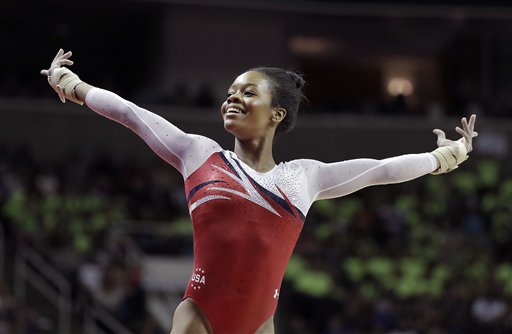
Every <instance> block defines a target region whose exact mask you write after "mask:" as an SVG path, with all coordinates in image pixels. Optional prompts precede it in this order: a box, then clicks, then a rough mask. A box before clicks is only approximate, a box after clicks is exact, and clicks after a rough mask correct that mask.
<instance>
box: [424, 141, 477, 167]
mask: <svg viewBox="0 0 512 334" xmlns="http://www.w3.org/2000/svg"><path fill="white" fill-rule="evenodd" d="M431 153H432V154H433V155H434V156H435V157H436V159H437V161H438V162H439V168H438V169H436V170H435V171H433V172H432V173H431V174H433V175H439V174H443V173H448V172H451V171H452V170H454V169H456V168H457V167H458V166H459V165H460V164H461V163H463V162H464V161H466V160H467V159H468V152H467V149H466V146H465V145H464V144H463V143H461V142H460V141H454V142H453V143H452V144H450V145H446V146H441V147H438V148H437V149H436V150H434V151H432V152H431Z"/></svg>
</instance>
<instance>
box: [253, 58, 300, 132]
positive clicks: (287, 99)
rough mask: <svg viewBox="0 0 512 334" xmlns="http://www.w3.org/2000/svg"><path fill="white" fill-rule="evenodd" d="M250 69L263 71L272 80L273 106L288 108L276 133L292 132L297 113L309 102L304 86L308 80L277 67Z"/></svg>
mask: <svg viewBox="0 0 512 334" xmlns="http://www.w3.org/2000/svg"><path fill="white" fill-rule="evenodd" d="M249 71H256V72H260V73H263V74H265V75H266V76H267V78H268V79H269V81H270V87H271V93H272V106H273V107H279V108H284V109H286V117H285V118H284V119H283V120H282V121H281V123H279V125H278V126H277V129H276V134H281V133H287V132H290V131H291V130H292V129H293V128H294V126H295V123H296V122H297V113H298V112H299V110H301V109H302V107H303V106H304V103H305V102H307V98H306V95H304V93H303V92H302V88H303V87H304V84H305V83H306V81H305V80H304V79H303V78H302V75H301V74H299V73H296V72H293V71H288V70H283V69H281V68H277V67H255V68H251V69H250V70H249Z"/></svg>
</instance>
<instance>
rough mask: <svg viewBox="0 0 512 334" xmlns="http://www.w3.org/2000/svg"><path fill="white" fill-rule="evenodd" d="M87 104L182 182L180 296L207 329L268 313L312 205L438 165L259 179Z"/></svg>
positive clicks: (210, 144) (131, 118)
mask: <svg viewBox="0 0 512 334" xmlns="http://www.w3.org/2000/svg"><path fill="white" fill-rule="evenodd" d="M86 104H87V106H89V107H90V108H91V109H92V110H94V111H96V112H97V113H99V114H101V115H103V116H105V117H107V118H110V119H112V120H115V121H117V122H119V123H121V124H123V125H125V126H127V127H128V128H130V129H131V130H133V131H134V132H135V133H137V134H138V135H139V136H140V137H141V138H142V139H143V140H144V141H145V142H146V143H147V144H148V145H149V147H150V148H151V149H153V150H154V151H155V152H156V153H157V154H158V155H159V156H160V157H162V158H163V159H164V160H165V161H167V162H168V163H169V164H171V165H172V166H174V167H175V168H176V169H177V170H178V171H179V172H180V173H181V174H182V176H183V179H184V182H185V195H186V199H187V203H188V208H189V212H190V216H191V219H192V224H193V228H194V267H193V272H192V276H191V279H190V281H189V283H188V285H187V288H186V291H185V294H184V298H192V299H193V300H194V301H195V302H196V303H197V305H198V306H199V307H200V308H201V310H202V311H203V312H204V313H205V315H206V316H207V318H208V320H209V321H210V324H211V326H212V328H213V331H214V333H254V332H255V331H256V330H257V329H258V328H259V327H260V326H261V325H262V324H263V323H264V322H265V321H266V320H267V319H269V318H270V317H272V316H273V314H274V313H275V310H276V307H277V302H278V299H279V292H280V286H281V281H282V278H283V275H284V271H285V268H286V264H287V263H288V260H289V258H290V255H291V253H292V251H293V248H294V246H295V243H296V242H297V239H298V237H299V234H300V232H301V229H302V226H303V224H304V221H305V216H306V215H307V212H308V210H309V208H310V207H311V205H312V203H313V202H314V201H316V200H319V199H327V198H335V197H340V196H344V195H347V194H350V193H352V192H354V191H356V190H359V189H361V188H364V187H366V186H370V185H378V184H388V183H398V182H404V181H407V180H411V179H414V178H417V177H419V176H422V175H425V174H428V173H430V172H432V171H434V170H435V169H436V168H437V161H436V160H435V157H434V156H433V155H432V154H430V153H420V154H408V155H402V156H397V157H392V158H388V159H383V160H374V159H354V160H347V161H342V162H336V163H322V162H319V161H316V160H309V159H297V160H292V161H289V162H284V163H280V164H278V165H276V166H275V167H274V168H273V169H272V170H271V171H268V172H266V173H260V172H257V171H255V170H253V169H252V168H251V167H249V166H248V165H246V164H245V163H244V162H243V161H241V160H240V159H239V158H238V157H237V156H236V154H235V153H234V152H231V151H228V150H223V149H222V148H221V147H220V146H219V145H218V144H217V143H216V142H215V141H213V140H211V139H209V138H206V137H204V136H199V135H192V134H187V133H185V132H183V131H181V130H180V129H178V128H177V127H176V126H174V125H173V124H171V123H170V122H168V121H166V120H165V119H163V118H162V117H160V116H158V115H156V114H154V113H151V112H149V111H148V110H146V109H143V108H140V107H138V106H137V105H135V104H133V103H131V102H129V101H127V100H124V99H122V98H121V97H119V96H117V95H115V94H114V93H111V92H108V91H105V90H102V89H99V88H93V89H92V90H91V91H90V92H89V93H88V94H87V97H86Z"/></svg>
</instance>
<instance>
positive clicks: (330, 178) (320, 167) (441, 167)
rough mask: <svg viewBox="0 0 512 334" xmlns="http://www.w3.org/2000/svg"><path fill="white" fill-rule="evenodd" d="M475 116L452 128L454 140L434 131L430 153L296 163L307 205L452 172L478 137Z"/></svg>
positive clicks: (439, 131) (464, 119) (299, 161)
mask: <svg viewBox="0 0 512 334" xmlns="http://www.w3.org/2000/svg"><path fill="white" fill-rule="evenodd" d="M475 117H476V116H475V115H472V116H471V118H470V119H469V123H468V122H467V120H466V118H463V119H462V128H459V127H457V128H456V131H457V132H458V133H460V134H461V135H462V138H461V139H459V140H458V141H452V140H449V139H446V137H445V134H444V132H443V131H441V130H439V129H436V130H434V133H435V134H436V135H437V136H438V140H437V144H438V145H439V147H438V148H437V149H436V150H435V151H433V152H432V153H420V154H407V155H401V156H397V157H392V158H387V159H383V160H375V159H354V160H347V161H342V162H336V163H328V164H327V163H322V162H319V161H316V160H296V161H297V163H299V164H300V165H301V166H302V169H303V170H304V172H305V174H306V178H307V180H308V192H309V198H310V200H311V202H313V201H315V200H319V199H327V198H335V197H341V196H344V195H347V194H350V193H353V192H355V191H357V190H359V189H362V188H365V187H368V186H372V185H380V184H390V183H400V182H405V181H409V180H412V179H415V178H418V177H420V176H423V175H426V174H429V173H432V174H441V173H446V172H449V171H452V170H454V169H455V168H457V166H458V164H460V163H461V162H463V161H465V160H466V159H467V153H469V152H470V151H471V150H472V139H473V138H474V137H476V136H477V135H478V134H477V133H476V132H475V131H474V130H473V129H474V124H475V119H476V118H475Z"/></svg>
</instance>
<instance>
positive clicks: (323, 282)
mask: <svg viewBox="0 0 512 334" xmlns="http://www.w3.org/2000/svg"><path fill="white" fill-rule="evenodd" d="M61 161H62V162H61V163H58V164H55V165H45V164H42V163H40V162H36V161H35V160H34V159H33V158H32V156H31V155H30V153H29V152H27V151H23V150H12V149H8V148H3V149H2V150H1V154H0V222H1V224H2V226H3V228H4V230H5V231H6V235H7V240H8V245H9V247H8V248H9V249H10V250H11V254H14V252H15V250H20V249H22V248H23V247H24V245H31V246H32V247H34V248H36V249H37V250H38V251H39V252H41V254H42V255H44V256H45V257H46V258H47V259H48V260H49V261H51V262H53V263H54V264H55V265H56V266H57V267H58V268H59V270H61V272H62V273H63V274H64V275H65V276H66V277H68V278H69V279H70V281H71V282H73V286H74V287H75V292H74V299H75V302H76V303H77V304H80V303H82V302H84V300H92V301H94V302H96V303H99V304H100V305H102V307H104V308H105V309H107V310H109V311H110V312H111V313H112V314H113V315H114V316H115V317H116V318H118V319H119V320H120V321H121V322H122V323H123V324H125V325H126V326H127V327H128V328H130V329H132V330H133V331H134V332H136V333H158V332H159V330H158V329H156V328H157V327H156V326H155V324H154V320H152V319H151V316H150V315H149V312H148V310H147V307H146V304H145V288H144V285H143V280H142V279H141V271H140V266H139V265H140V264H139V265H138V264H136V263H127V262H126V261H125V260H124V258H123V257H122V256H120V254H118V253H117V252H116V250H112V249H109V248H108V244H107V242H106V238H107V235H108V231H109V230H110V229H111V228H112V227H113V226H115V224H119V223H120V222H123V221H127V220H129V221H138V222H140V224H144V222H148V221H151V222H155V221H156V222H162V223H161V224H166V225H169V226H173V225H180V224H183V221H184V220H185V221H186V216H187V211H186V203H185V199H184V194H183V190H182V180H181V177H179V174H177V173H176V172H175V171H174V170H173V169H172V168H169V167H168V166H167V165H165V164H164V163H163V162H161V161H155V162H152V163H148V164H137V163H136V162H134V161H122V162H121V161H117V162H114V161H111V160H109V159H108V158H105V157H94V158H91V159H87V158H83V157H79V156H69V157H67V158H66V159H62V160H61ZM511 203H512V174H511V173H510V170H509V169H507V168H506V165H505V164H504V163H503V164H502V163H501V162H499V161H496V160H487V159H485V158H483V157H474V158H473V159H471V160H470V161H469V162H468V163H466V164H465V165H464V167H463V168H460V169H459V170H457V171H456V172H453V173H450V174H447V175H442V176H425V177H422V178H420V179H418V180H414V181H411V182H408V183H404V184H399V185H389V186H385V187H371V188H367V189H363V190H361V191H359V192H357V193H355V194H352V195H349V196H347V197H344V198H340V199H335V200H328V201H319V202H316V203H315V204H314V205H313V207H312V208H311V210H310V212H309V214H308V218H307V221H306V223H305V225H304V228H303V232H302V235H301V237H300V239H299V242H298V244H297V247H296V249H295V252H294V255H293V257H292V259H291V260H290V263H289V266H288V269H287V272H286V276H285V280H284V283H283V284H284V286H283V288H282V294H281V296H280V299H281V300H280V304H279V307H278V315H277V317H276V319H277V320H276V323H277V330H278V332H280V333H325V334H342V333H343V334H345V333H393V332H395V333H398V332H400V333H454V334H455V333H456V334H458V333H504V332H506V331H511V330H512V264H511V263H510V259H511V258H512V207H511V205H510V204H511ZM183 238H186V239H187V238H188V239H190V238H191V235H190V234H186V233H185V236H184V237H183ZM190 248H191V245H190V242H183V243H182V244H181V249H174V250H173V251H174V252H178V253H179V252H182V253H188V254H190V252H191V249H190ZM152 251H153V252H158V249H153V250H152ZM162 252H168V250H166V249H162ZM0 294H1V295H2V303H0V329H9V328H14V327H15V326H17V328H18V329H20V328H24V329H25V330H19V331H16V332H19V333H45V328H46V330H48V326H50V325H49V324H48V321H46V322H45V321H44V320H45V319H44V317H41V316H37V310H32V309H30V306H29V305H20V304H19V303H17V302H16V300H15V298H14V295H13V293H12V289H10V286H9V282H8V281H6V282H3V283H2V284H1V285H0ZM22 309H23V310H26V312H20V310H22ZM22 313H23V314H31V316H30V317H25V318H24V319H21V320H20V318H19V316H18V318H17V316H16V315H17V314H18V315H19V314H22ZM50 328H51V326H50ZM7 332H9V331H7ZM164 332H165V331H164Z"/></svg>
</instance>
